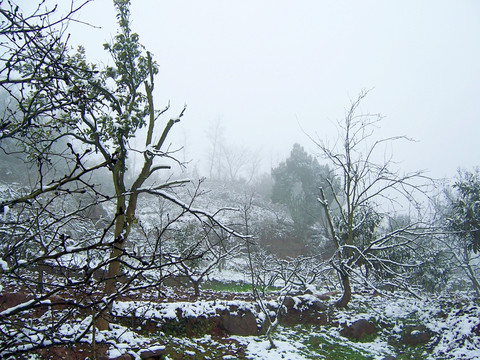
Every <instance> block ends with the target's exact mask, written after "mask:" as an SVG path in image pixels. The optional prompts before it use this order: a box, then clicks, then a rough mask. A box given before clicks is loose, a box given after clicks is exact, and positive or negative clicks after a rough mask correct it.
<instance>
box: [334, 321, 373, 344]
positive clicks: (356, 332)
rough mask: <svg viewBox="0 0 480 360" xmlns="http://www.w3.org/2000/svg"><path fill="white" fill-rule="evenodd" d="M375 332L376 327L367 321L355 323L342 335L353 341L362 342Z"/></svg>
mask: <svg viewBox="0 0 480 360" xmlns="http://www.w3.org/2000/svg"><path fill="white" fill-rule="evenodd" d="M374 332H375V325H374V324H372V323H371V322H370V321H368V320H365V319H360V320H357V321H354V322H353V323H352V324H351V325H350V326H346V327H345V328H343V330H342V331H340V335H342V336H345V337H348V338H350V339H353V340H357V341H358V340H362V339H363V338H365V337H366V336H368V335H371V334H373V333H374Z"/></svg>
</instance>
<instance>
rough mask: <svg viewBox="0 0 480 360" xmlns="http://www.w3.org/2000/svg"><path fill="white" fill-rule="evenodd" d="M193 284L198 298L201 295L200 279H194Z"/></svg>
mask: <svg viewBox="0 0 480 360" xmlns="http://www.w3.org/2000/svg"><path fill="white" fill-rule="evenodd" d="M192 284H193V291H194V293H195V298H198V297H199V296H200V280H197V281H193V280H192Z"/></svg>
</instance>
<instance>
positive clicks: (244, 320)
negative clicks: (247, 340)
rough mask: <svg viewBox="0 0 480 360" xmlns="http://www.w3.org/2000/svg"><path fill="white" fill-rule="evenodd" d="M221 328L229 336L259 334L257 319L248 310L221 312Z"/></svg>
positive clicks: (232, 309) (233, 309)
mask: <svg viewBox="0 0 480 360" xmlns="http://www.w3.org/2000/svg"><path fill="white" fill-rule="evenodd" d="M219 316H220V320H221V326H222V327H223V328H224V329H225V330H226V331H227V332H228V333H229V334H231V335H240V336H250V335H257V334H258V332H259V329H258V324H257V319H256V318H255V315H254V314H253V313H252V312H251V311H250V310H248V309H238V308H231V309H230V310H229V311H228V310H224V311H221V312H220V314H219Z"/></svg>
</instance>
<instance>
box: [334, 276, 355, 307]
mask: <svg viewBox="0 0 480 360" xmlns="http://www.w3.org/2000/svg"><path fill="white" fill-rule="evenodd" d="M339 274H340V278H341V280H342V286H343V295H342V297H341V298H340V299H339V300H338V301H337V302H336V303H335V306H336V307H338V308H344V307H346V306H347V305H348V303H349V302H350V299H351V298H352V289H351V288H350V277H349V276H348V274H346V273H341V272H339Z"/></svg>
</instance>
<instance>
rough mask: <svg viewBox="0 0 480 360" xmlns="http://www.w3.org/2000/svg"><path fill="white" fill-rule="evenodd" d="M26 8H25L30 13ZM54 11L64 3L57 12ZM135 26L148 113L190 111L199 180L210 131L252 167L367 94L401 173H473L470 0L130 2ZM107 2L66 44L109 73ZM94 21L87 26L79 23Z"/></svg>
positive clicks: (323, 132) (476, 46) (325, 132)
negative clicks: (149, 98) (150, 89)
mask: <svg viewBox="0 0 480 360" xmlns="http://www.w3.org/2000/svg"><path fill="white" fill-rule="evenodd" d="M28 3H29V2H28V1H26V2H25V6H26V7H28V6H32V4H28ZM60 5H61V4H60ZM131 10H132V20H133V22H132V27H133V29H134V31H135V32H137V33H138V34H139V35H140V41H141V42H142V43H143V44H144V45H145V47H146V48H147V49H148V50H149V51H151V52H152V53H153V55H154V58H155V59H156V60H157V62H158V64H159V65H160V69H159V74H158V78H157V86H156V99H155V101H156V107H157V109H160V108H163V107H164V106H166V105H167V104H168V102H169V101H170V104H171V112H170V113H169V114H168V116H176V114H177V113H179V112H180V111H181V109H182V107H183V106H184V104H187V106H188V108H187V112H186V114H185V117H184V118H183V120H182V123H181V124H180V126H177V127H176V129H175V131H174V132H173V134H172V135H173V137H172V139H173V140H172V142H173V144H174V146H182V145H184V146H185V148H184V150H183V153H182V156H181V158H182V159H184V160H191V162H190V165H189V166H188V168H189V169H190V170H191V169H193V168H196V169H197V170H198V171H199V172H200V173H202V174H207V175H208V154H209V151H211V141H212V136H213V135H212V134H214V133H215V129H217V131H219V133H218V139H219V140H222V141H223V142H224V143H225V144H227V145H228V147H229V148H230V149H231V151H232V152H238V153H242V152H243V153H245V150H246V151H248V152H251V153H252V154H255V155H256V158H257V160H259V161H260V165H259V172H270V169H271V168H272V167H274V166H276V165H277V164H278V163H279V162H280V161H282V160H284V159H285V158H286V157H287V156H288V154H289V152H290V151H291V149H292V146H293V144H294V143H300V144H302V145H303V146H305V149H306V150H307V151H308V152H310V153H312V154H316V149H315V146H314V144H313V143H312V142H311V141H310V140H309V138H308V136H307V135H306V134H308V135H311V136H313V137H317V136H318V137H319V138H321V139H324V140H329V139H330V140H334V139H335V138H336V135H337V134H336V128H335V123H336V121H337V120H339V119H341V118H342V117H343V115H344V113H345V108H346V107H348V106H349V104H350V101H351V100H352V99H354V98H356V96H357V95H358V93H359V92H360V91H361V90H362V89H373V90H372V91H371V92H370V94H369V96H368V97H367V98H366V100H365V101H364V102H363V104H362V110H363V112H371V113H381V114H382V115H383V116H384V119H383V121H382V122H381V123H380V128H379V129H378V131H377V134H378V136H379V137H387V136H396V135H407V136H408V137H410V138H412V139H414V140H416V141H415V142H398V143H396V144H395V148H394V149H391V152H392V153H393V155H394V158H395V160H396V161H398V162H399V163H400V167H401V168H402V169H404V170H405V171H412V170H420V169H422V170H427V175H429V176H432V177H434V178H443V177H448V178H451V177H453V176H455V174H456V171H457V168H472V167H473V166H476V165H477V164H478V149H477V145H478V134H479V133H480V128H479V121H478V120H479V112H480V110H479V108H478V96H479V94H480V67H479V66H478V64H480V41H479V38H480V22H479V21H478V19H479V16H480V3H478V2H477V1H473V0H472V1H459V2H455V3H453V2H451V1H422V2H418V1H402V2H385V1H362V2H360V1H341V2H340V1H336V2H333V1H302V2H291V1H242V2H231V1H212V0H207V1H201V2H196V1H185V0H180V1H174V2H167V1H145V0H143V1H139V0H136V1H132V9H131ZM114 15H115V13H114V8H113V4H112V2H111V1H110V0H96V1H93V2H92V3H90V4H88V5H87V6H85V7H84V9H83V10H82V11H81V12H80V13H79V14H78V15H77V19H78V21H79V23H71V24H70V25H69V28H68V29H67V32H69V33H70V34H71V36H70V44H71V45H72V46H74V47H76V46H77V45H80V44H81V45H83V46H85V48H86V50H87V57H88V58H89V59H91V60H92V61H94V62H97V61H100V62H103V63H106V64H108V58H109V56H108V53H107V52H106V51H104V49H103V44H104V43H105V42H109V41H111V39H112V38H113V36H114V35H115V31H116V30H115V29H116V23H115V16H114ZM83 22H85V23H89V24H91V25H93V26H87V25H85V24H84V23H83Z"/></svg>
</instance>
